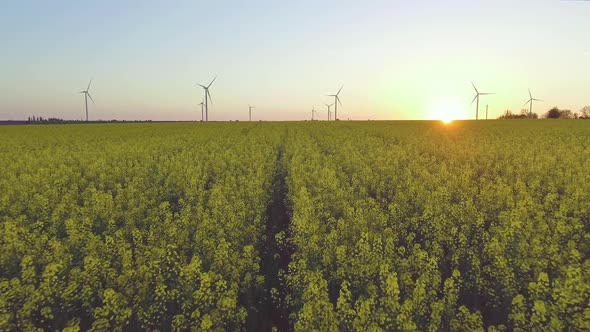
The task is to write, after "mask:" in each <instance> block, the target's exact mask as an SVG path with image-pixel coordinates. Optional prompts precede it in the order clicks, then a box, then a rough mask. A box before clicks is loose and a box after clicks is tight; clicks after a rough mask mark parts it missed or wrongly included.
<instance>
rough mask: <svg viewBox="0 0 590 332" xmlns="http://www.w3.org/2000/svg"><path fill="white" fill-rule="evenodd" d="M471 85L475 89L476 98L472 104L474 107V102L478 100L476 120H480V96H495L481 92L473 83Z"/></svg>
mask: <svg viewBox="0 0 590 332" xmlns="http://www.w3.org/2000/svg"><path fill="white" fill-rule="evenodd" d="M471 85H473V88H474V89H475V97H473V100H472V101H471V104H472V105H473V102H474V101H476V100H477V105H476V106H475V120H478V119H479V96H485V95H493V93H490V92H479V90H477V88H476V87H475V84H473V82H471Z"/></svg>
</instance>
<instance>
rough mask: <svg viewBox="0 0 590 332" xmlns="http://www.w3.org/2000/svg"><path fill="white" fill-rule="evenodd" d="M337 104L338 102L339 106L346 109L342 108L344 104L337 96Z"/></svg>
mask: <svg viewBox="0 0 590 332" xmlns="http://www.w3.org/2000/svg"><path fill="white" fill-rule="evenodd" d="M336 102H338V104H340V106H341V107H344V106H342V102H341V101H340V98H338V95H336Z"/></svg>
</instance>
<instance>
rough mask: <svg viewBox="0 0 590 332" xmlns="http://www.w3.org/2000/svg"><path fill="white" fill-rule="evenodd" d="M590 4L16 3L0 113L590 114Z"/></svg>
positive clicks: (8, 26) (5, 30) (0, 77)
mask: <svg viewBox="0 0 590 332" xmlns="http://www.w3.org/2000/svg"><path fill="white" fill-rule="evenodd" d="M589 18H590V1H553V0H539V1H532V0H523V1H489V2H483V1H407V0H405V1H367V2H365V1H347V0H345V1H289V2H287V1H94V2H85V1H83V2H80V1H26V0H23V1H5V2H2V3H1V4H0V41H1V43H2V47H1V50H0V119H23V118H24V119H26V118H27V116H29V115H32V114H35V115H42V116H56V117H63V118H68V119H72V118H76V119H79V118H81V117H83V115H84V98H83V96H82V95H81V94H78V93H77V92H78V91H80V90H82V89H83V88H85V86H86V84H87V83H88V80H89V79H90V78H93V79H94V83H93V87H92V89H91V93H92V95H93V97H94V99H95V101H96V105H91V106H90V118H91V119H112V118H117V119H154V120H164V119H172V120H194V119H199V118H200V109H199V108H198V107H197V106H196V105H197V104H198V103H199V102H201V100H202V95H203V94H202V89H201V88H199V87H198V86H196V85H195V83H196V82H199V83H203V84H205V83H208V82H209V81H210V80H211V79H212V78H213V77H214V76H215V75H218V76H219V77H218V79H217V81H216V82H215V83H214V85H213V86H212V88H211V95H212V97H213V102H214V103H213V105H212V106H211V108H210V117H211V119H213V120H229V119H240V120H245V119H247V116H248V107H247V105H248V104H249V103H250V104H253V105H255V106H256V107H257V108H256V109H255V110H254V118H255V119H267V120H288V119H293V120H295V119H305V118H309V116H310V112H309V111H310V110H311V108H312V106H314V105H315V107H316V110H320V111H321V113H319V114H318V116H319V117H320V118H325V117H326V111H325V106H323V104H324V103H326V102H329V101H330V100H329V98H328V97H324V96H323V95H325V94H331V93H335V92H336V90H337V89H338V88H339V87H340V85H341V84H344V89H343V90H342V93H341V99H342V103H343V104H344V107H343V108H341V109H339V117H340V118H342V119H347V118H351V119H367V118H371V119H412V118H413V119H426V118H433V117H438V116H441V115H440V113H441V112H447V111H448V112H449V113H452V114H453V117H473V116H474V113H475V112H474V107H471V106H470V104H469V103H470V102H471V99H472V98H473V89H472V87H471V86H470V83H469V81H470V80H473V81H475V82H476V84H477V85H478V86H479V87H480V89H481V90H487V91H490V92H496V93H497V95H494V96H490V97H488V98H485V99H482V104H481V105H482V106H481V107H482V108H485V104H489V106H490V113H491V116H494V117H495V116H497V115H499V113H501V112H502V111H503V110H505V109H507V108H509V109H511V110H513V111H517V112H518V111H520V109H521V108H522V105H523V103H524V102H525V101H526V100H527V99H528V92H527V89H528V88H529V87H530V88H531V90H532V91H533V94H534V96H535V97H537V98H540V99H543V100H544V101H545V102H543V103H538V104H536V105H535V108H536V109H534V110H537V111H539V110H542V111H545V110H547V109H549V108H550V107H552V106H555V105H557V106H560V107H562V108H569V109H572V110H573V111H578V110H579V109H580V108H581V107H582V106H584V105H587V104H590V19H589Z"/></svg>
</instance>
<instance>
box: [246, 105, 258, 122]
mask: <svg viewBox="0 0 590 332" xmlns="http://www.w3.org/2000/svg"><path fill="white" fill-rule="evenodd" d="M253 108H256V107H254V106H250V104H248V115H249V117H250V121H252V109H253Z"/></svg>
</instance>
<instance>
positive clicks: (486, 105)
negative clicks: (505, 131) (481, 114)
mask: <svg viewBox="0 0 590 332" xmlns="http://www.w3.org/2000/svg"><path fill="white" fill-rule="evenodd" d="M487 119H488V105H486V120H487Z"/></svg>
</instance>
